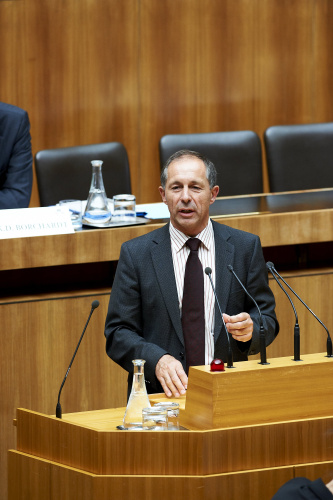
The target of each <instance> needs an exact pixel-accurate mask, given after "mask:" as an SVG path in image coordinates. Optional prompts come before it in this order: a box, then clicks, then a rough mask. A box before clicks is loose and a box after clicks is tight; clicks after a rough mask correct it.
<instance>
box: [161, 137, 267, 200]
mask: <svg viewBox="0 0 333 500" xmlns="http://www.w3.org/2000/svg"><path fill="white" fill-rule="evenodd" d="M159 149H160V164H161V168H162V166H163V165H164V164H165V162H166V160H167V159H168V158H169V156H171V155H172V154H173V153H175V152H176V151H179V150H181V149H190V150H192V151H197V152H199V153H201V154H203V155H204V156H206V157H207V158H209V159H210V160H211V161H212V162H213V163H214V165H215V167H216V170H217V183H218V185H219V186H220V193H219V196H234V195H243V194H255V193H262V192H263V180H262V154H261V144H260V139H259V137H258V135H257V134H256V133H255V132H252V131H237V132H212V133H202V134H176V135H165V136H164V137H162V138H161V140H160V144H159Z"/></svg>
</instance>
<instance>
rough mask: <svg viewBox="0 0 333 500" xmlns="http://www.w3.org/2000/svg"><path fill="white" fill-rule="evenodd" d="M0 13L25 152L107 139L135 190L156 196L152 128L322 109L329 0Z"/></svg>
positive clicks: (6, 91)
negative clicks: (23, 120)
mask: <svg viewBox="0 0 333 500" xmlns="http://www.w3.org/2000/svg"><path fill="white" fill-rule="evenodd" d="M0 14H1V15H0V18H1V19H0V27H1V33H2V36H3V41H4V42H3V44H2V47H1V48H0V60H1V65H2V71H3V75H5V76H6V77H5V78H2V79H1V82H0V93H1V99H2V100H4V101H7V102H11V103H13V104H17V105H19V106H21V107H23V108H25V109H27V111H28V112H29V115H30V119H31V127H32V128H31V131H32V143H33V150H34V152H36V151H37V150H39V149H44V148H50V147H61V146H69V145H74V144H84V143H85V144H87V143H92V142H101V141H106V140H119V141H121V142H123V143H124V144H125V146H126V148H127V150H128V153H129V159H130V165H131V173H132V182H133V191H134V193H135V194H136V195H137V199H138V201H142V202H148V201H158V200H159V194H158V191H157V186H158V184H159V160H158V141H159V139H160V137H161V136H162V135H164V134H167V133H184V132H209V131H216V130H240V129H254V130H255V131H256V132H257V133H258V134H259V135H262V133H263V131H264V130H265V128H267V127H268V126H270V125H275V124H278V123H304V122H313V121H328V120H331V119H332V118H331V116H332V106H333V104H332V99H333V98H332V94H331V92H330V89H331V87H332V55H331V51H330V50H329V48H330V47H331V41H332V40H331V38H332V34H331V30H330V25H331V23H330V20H331V18H332V6H331V2H329V0H321V1H317V0H293V1H292V2H290V1H286V0H253V1H251V2H249V1H248V0H239V1H237V2H234V1H232V0H223V1H220V0H160V1H159V2H155V1H154V0H129V1H127V2H119V1H118V0H110V1H109V2H104V3H100V4H98V8H97V6H96V3H95V2H91V1H90V0H83V1H82V2H79V3H78V2H76V1H75V0H70V1H69V2H62V3H59V2H56V1H55V0H50V1H48V2H47V3H44V4H41V3H40V2H37V0H30V1H29V2H27V1H26V2H16V1H6V2H0ZM265 179H266V177H265ZM266 182H267V179H266ZM31 203H32V205H37V204H38V195H37V191H36V185H34V191H33V197H32V202H31Z"/></svg>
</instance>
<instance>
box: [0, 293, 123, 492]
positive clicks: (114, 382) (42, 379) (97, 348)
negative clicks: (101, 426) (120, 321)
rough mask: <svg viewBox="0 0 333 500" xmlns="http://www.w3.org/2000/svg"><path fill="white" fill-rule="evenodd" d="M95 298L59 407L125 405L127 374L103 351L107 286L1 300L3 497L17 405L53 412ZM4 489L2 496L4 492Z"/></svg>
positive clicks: (79, 408)
mask: <svg viewBox="0 0 333 500" xmlns="http://www.w3.org/2000/svg"><path fill="white" fill-rule="evenodd" d="M95 299H97V300H99V301H100V306H99V308H97V309H96V310H95V311H94V313H93V315H92V317H91V321H90V323H89V325H88V328H87V330H86V333H85V336H84V338H83V340H82V343H81V345H80V348H79V351H78V353H77V356H76V358H75V360H74V363H73V366H72V368H71V370H70V372H69V375H68V377H67V381H66V383H65V386H64V388H63V391H62V394H61V405H62V410H63V413H66V412H73V411H83V410H88V409H89V410H90V409H93V408H94V409H101V408H109V407H119V406H126V397H127V374H126V373H125V371H124V370H122V369H121V368H120V367H119V366H118V365H116V364H115V363H114V362H113V361H111V359H110V358H108V356H107V355H106V352H105V338H104V322H105V317H106V312H107V306H108V301H109V291H104V292H103V294H102V295H100V294H99V293H98V292H90V294H86V295H85V296H84V295H83V296H81V297H80V296H79V297H78V296H73V298H70V297H68V296H66V297H65V296H54V297H53V298H52V297H51V298H49V299H46V300H38V299H37V300H36V299H35V300H29V301H27V302H13V303H8V304H1V305H0V314H1V328H2V341H1V353H0V356H1V361H0V394H1V403H0V484H1V490H0V491H1V497H2V498H6V493H5V492H6V485H7V478H6V474H7V467H6V463H7V458H6V456H7V450H8V449H9V448H13V447H14V445H15V428H14V426H13V418H15V416H16V415H15V410H16V408H18V407H26V408H32V409H34V410H35V411H40V412H43V413H46V414H55V407H56V403H57V399H58V392H59V388H60V385H61V382H62V380H63V378H64V376H65V373H66V370H67V367H68V365H69V363H70V361H71V359H72V356H73V353H74V350H75V347H76V345H77V343H78V341H79V339H80V335H81V333H82V331H83V328H84V326H85V323H86V321H87V319H88V315H89V312H90V308H91V303H92V301H93V300H95ZM2 495H3V496H2Z"/></svg>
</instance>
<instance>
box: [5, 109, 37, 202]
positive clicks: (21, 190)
mask: <svg viewBox="0 0 333 500" xmlns="http://www.w3.org/2000/svg"><path fill="white" fill-rule="evenodd" d="M31 189H32V152H31V137H30V123H29V117H28V114H27V112H26V111H24V110H23V109H20V108H18V107H16V106H12V105H10V104H5V103H3V102H0V209H4V208H27V207H28V206H29V202H30V196H31Z"/></svg>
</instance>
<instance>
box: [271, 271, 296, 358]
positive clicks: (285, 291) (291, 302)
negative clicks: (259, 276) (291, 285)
mask: <svg viewBox="0 0 333 500" xmlns="http://www.w3.org/2000/svg"><path fill="white" fill-rule="evenodd" d="M266 267H267V269H268V270H269V271H270V273H271V275H272V276H273V278H274V279H275V281H276V282H277V284H278V285H279V287H280V288H281V290H282V291H283V292H284V293H285V294H286V295H287V297H288V299H289V302H290V304H291V306H292V308H293V311H294V314H295V326H294V361H301V357H300V327H299V324H298V316H297V312H296V308H295V306H294V303H293V301H292V300H291V298H290V295H289V294H288V292H287V290H286V289H285V288H283V286H282V285H281V283H280V281H279V280H278V279H277V277H276V274H277V273H275V268H274V264H273V263H272V262H267V263H266ZM283 281H284V280H283Z"/></svg>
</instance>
